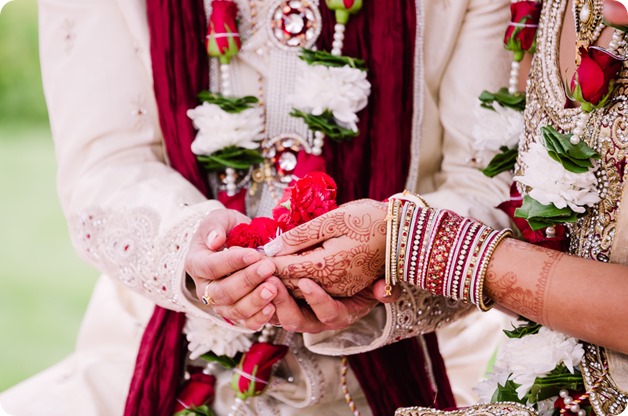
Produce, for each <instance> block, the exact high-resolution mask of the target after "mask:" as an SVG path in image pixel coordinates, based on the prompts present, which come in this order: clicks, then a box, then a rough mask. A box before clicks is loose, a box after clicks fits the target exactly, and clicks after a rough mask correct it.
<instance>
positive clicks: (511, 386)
mask: <svg viewBox="0 0 628 416" xmlns="http://www.w3.org/2000/svg"><path fill="white" fill-rule="evenodd" d="M519 386H520V385H519V384H517V383H515V382H514V381H512V380H506V384H505V385H504V386H502V385H501V384H498V385H497V390H495V393H493V397H492V398H491V402H516V403H521V404H526V401H525V399H520V398H519V397H518V396H517V390H516V389H517V388H518V387H519Z"/></svg>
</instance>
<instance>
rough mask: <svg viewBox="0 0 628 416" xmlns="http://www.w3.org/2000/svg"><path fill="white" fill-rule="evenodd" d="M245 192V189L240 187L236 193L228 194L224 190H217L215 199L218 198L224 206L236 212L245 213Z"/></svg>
mask: <svg viewBox="0 0 628 416" xmlns="http://www.w3.org/2000/svg"><path fill="white" fill-rule="evenodd" d="M246 192H247V190H246V189H241V190H240V192H238V193H237V194H235V195H233V196H229V195H227V192H226V191H218V195H217V196H216V199H218V201H220V203H221V204H223V205H224V206H225V208H229V209H235V210H236V211H238V212H242V213H246Z"/></svg>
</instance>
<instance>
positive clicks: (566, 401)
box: [563, 396, 573, 406]
mask: <svg viewBox="0 0 628 416" xmlns="http://www.w3.org/2000/svg"><path fill="white" fill-rule="evenodd" d="M572 402H573V398H572V397H571V396H566V397H565V398H564V399H563V403H565V406H569V405H570V404H571V403H572Z"/></svg>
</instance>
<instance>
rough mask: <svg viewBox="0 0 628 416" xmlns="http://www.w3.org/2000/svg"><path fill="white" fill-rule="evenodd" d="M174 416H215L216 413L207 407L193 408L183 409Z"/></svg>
mask: <svg viewBox="0 0 628 416" xmlns="http://www.w3.org/2000/svg"><path fill="white" fill-rule="evenodd" d="M174 416H215V413H214V411H213V410H212V409H211V408H210V407H209V406H207V405H205V404H204V405H202V406H193V407H191V408H189V409H183V410H180V411H178V412H177V413H175V414H174Z"/></svg>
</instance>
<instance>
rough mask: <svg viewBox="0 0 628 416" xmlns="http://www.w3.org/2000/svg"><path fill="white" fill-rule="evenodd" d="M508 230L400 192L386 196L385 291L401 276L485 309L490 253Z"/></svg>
mask: <svg viewBox="0 0 628 416" xmlns="http://www.w3.org/2000/svg"><path fill="white" fill-rule="evenodd" d="M509 236H512V231H511V230H509V229H505V230H501V231H497V230H494V229H492V228H490V227H488V226H486V225H484V224H482V223H480V222H478V221H476V220H473V219H471V218H465V217H461V216H460V215H458V214H456V213H454V212H452V211H448V210H442V209H433V208H429V207H428V206H427V204H426V203H425V201H423V200H422V199H421V198H420V197H418V196H416V195H413V194H410V193H408V192H404V193H403V194H397V195H393V196H392V197H390V198H389V200H388V216H387V233H386V284H387V285H386V293H390V291H391V290H392V286H394V285H395V284H396V283H397V281H399V280H401V281H404V282H406V283H410V284H412V285H416V286H420V287H421V288H423V289H425V290H428V291H429V292H431V293H433V294H435V295H443V296H447V297H450V298H453V299H459V300H463V301H465V302H470V303H472V304H474V305H477V307H478V308H479V309H480V310H483V311H488V310H489V309H490V308H491V307H492V301H491V300H489V299H486V298H485V297H484V294H483V289H484V279H485V277H486V272H487V269H488V264H489V262H490V260H491V257H492V255H493V252H494V251H495V248H496V247H497V245H498V244H499V243H500V242H501V241H502V240H503V239H504V238H506V237H509Z"/></svg>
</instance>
